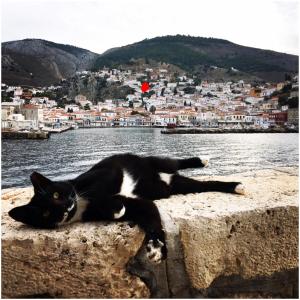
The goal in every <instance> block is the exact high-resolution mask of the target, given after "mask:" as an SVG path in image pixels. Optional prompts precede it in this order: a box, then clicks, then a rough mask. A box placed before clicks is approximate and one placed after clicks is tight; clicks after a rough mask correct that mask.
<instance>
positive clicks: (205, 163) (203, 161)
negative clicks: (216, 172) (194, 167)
mask: <svg viewBox="0 0 300 300" xmlns="http://www.w3.org/2000/svg"><path fill="white" fill-rule="evenodd" d="M200 160H201V163H202V164H203V165H204V167H207V166H208V164H209V157H208V156H204V157H203V156H202V157H200Z"/></svg>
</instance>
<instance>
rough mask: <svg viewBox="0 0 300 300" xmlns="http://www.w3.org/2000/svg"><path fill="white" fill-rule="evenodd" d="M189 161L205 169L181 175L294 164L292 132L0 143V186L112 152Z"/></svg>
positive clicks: (73, 135)
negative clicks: (205, 164)
mask: <svg viewBox="0 0 300 300" xmlns="http://www.w3.org/2000/svg"><path fill="white" fill-rule="evenodd" d="M124 152H134V153H136V154H140V155H161V156H172V157H179V158H180V157H191V156H195V155H196V156H201V155H209V156H210V158H211V164H210V167H209V168H205V169H197V170H186V171H183V172H181V173H182V174H185V175H212V174H216V175H219V174H220V175H221V174H230V173H235V172H243V171H249V170H253V169H265V168H274V167H279V166H298V134H292V133H290V134H203V135H201V134H195V135H190V134H188V135H185V134H184V135H162V134H161V133H160V129H152V128H120V129H116V128H114V129H112V128H109V129H106V128H103V129H101V128H100V129H79V130H73V131H68V132H65V133H62V134H57V135H52V136H51V138H50V139H49V140H43V141H37V140H3V141H2V188H7V187H12V186H19V187H20V186H28V185H29V184H30V180H29V175H30V174H31V172H33V171H38V172H41V173H43V174H45V175H47V176H49V177H50V178H52V179H54V178H55V179H59V180H61V179H67V178H72V177H74V176H76V175H78V174H80V173H81V172H84V171H86V170H88V169H89V168H90V167H91V166H92V165H93V164H95V163H96V162H98V161H99V160H101V159H102V158H104V157H107V156H109V155H112V154H116V153H124Z"/></svg>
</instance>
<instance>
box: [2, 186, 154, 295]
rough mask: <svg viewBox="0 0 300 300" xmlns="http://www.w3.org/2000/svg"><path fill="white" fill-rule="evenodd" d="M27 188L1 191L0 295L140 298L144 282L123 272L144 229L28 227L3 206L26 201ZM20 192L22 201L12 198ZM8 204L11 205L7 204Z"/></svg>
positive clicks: (104, 225)
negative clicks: (0, 259) (14, 218)
mask: <svg viewBox="0 0 300 300" xmlns="http://www.w3.org/2000/svg"><path fill="white" fill-rule="evenodd" d="M31 193H32V190H31V189H17V190H16V191H13V190H8V192H6V191H3V196H2V199H7V200H8V201H2V210H3V215H2V297H5V298H16V297H25V296H27V297H28V296H36V295H43V294H46V295H49V296H51V297H61V298H133V297H134V298H145V297H148V296H149V291H148V288H147V287H146V285H145V284H144V283H143V282H142V281H141V280H140V279H139V278H138V277H134V276H131V275H129V274H128V273H127V272H126V270H125V268H126V263H127V262H128V260H129V258H130V257H132V256H134V255H135V254H136V252H137V251H138V249H139V248H140V246H141V244H142V241H143V237H144V234H143V232H142V231H141V230H140V229H139V228H138V227H137V226H135V227H133V228H131V227H130V226H129V225H128V224H127V223H119V224H116V223H113V224H108V223H100V224H99V223H89V224H88V223H82V224H79V223H78V224H73V225H69V226H65V227H63V228H60V229H58V230H34V229H31V228H28V227H27V226H25V225H21V224H20V223H17V222H13V221H11V220H10V218H9V217H8V215H7V213H6V212H7V211H8V210H10V209H11V208H12V207H13V206H15V205H20V204H22V203H25V202H28V200H29V199H30V195H31ZM19 197H22V200H16V199H17V198H19ZM12 203H14V204H12Z"/></svg>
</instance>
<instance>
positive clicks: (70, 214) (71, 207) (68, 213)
mask: <svg viewBox="0 0 300 300" xmlns="http://www.w3.org/2000/svg"><path fill="white" fill-rule="evenodd" d="M76 206H77V204H76V199H73V200H72V202H71V204H70V205H69V206H68V207H67V208H66V211H65V212H64V215H63V218H62V220H61V221H60V222H58V224H57V225H62V224H64V223H66V222H68V221H69V220H70V219H71V218H72V217H73V216H74V214H75V212H76Z"/></svg>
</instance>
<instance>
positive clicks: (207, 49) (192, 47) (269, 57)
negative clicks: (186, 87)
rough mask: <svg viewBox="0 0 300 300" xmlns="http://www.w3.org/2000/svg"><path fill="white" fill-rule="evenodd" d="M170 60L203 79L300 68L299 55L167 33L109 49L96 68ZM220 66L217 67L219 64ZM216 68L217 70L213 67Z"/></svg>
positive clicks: (267, 75)
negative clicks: (139, 60) (135, 61)
mask: <svg viewBox="0 0 300 300" xmlns="http://www.w3.org/2000/svg"><path fill="white" fill-rule="evenodd" d="M141 58H142V59H145V61H146V62H147V61H149V60H154V61H160V62H165V63H170V64H173V65H175V66H178V67H179V68H181V69H183V70H185V71H191V72H197V73H199V75H200V76H202V78H203V79H206V78H208V79H214V78H221V79H222V78H224V79H225V78H232V77H233V78H234V77H237V78H238V77H244V78H245V77H249V78H251V79H253V78H258V79H262V80H266V81H280V80H284V75H285V73H291V74H294V73H296V72H298V56H296V55H290V54H285V53H279V52H275V51H270V50H262V49H257V48H251V47H245V46H241V45H237V44H234V43H232V42H229V41H226V40H221V39H214V38H202V37H191V36H183V35H176V36H164V37H156V38H153V39H145V40H143V41H140V42H138V43H134V44H131V45H127V46H124V47H119V48H113V49H110V50H109V51H106V52H105V53H103V54H102V55H101V56H99V58H98V59H97V61H96V64H95V66H94V68H99V67H103V66H115V67H117V66H119V65H120V64H130V63H131V62H133V61H134V60H136V59H141ZM216 67H217V68H216ZM212 70H213V71H212Z"/></svg>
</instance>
